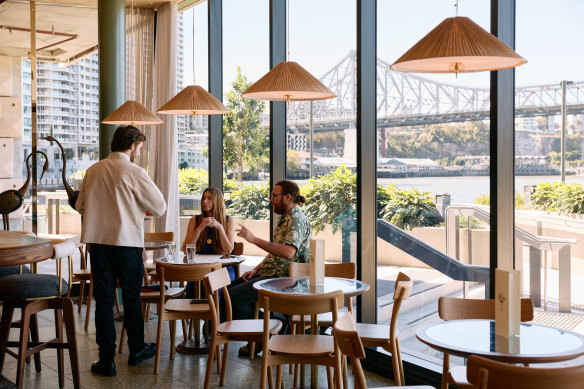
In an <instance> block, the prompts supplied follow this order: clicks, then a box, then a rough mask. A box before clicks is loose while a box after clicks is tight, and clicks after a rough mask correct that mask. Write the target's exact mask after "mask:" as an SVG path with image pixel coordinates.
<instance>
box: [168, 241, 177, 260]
mask: <svg viewBox="0 0 584 389" xmlns="http://www.w3.org/2000/svg"><path fill="white" fill-rule="evenodd" d="M174 254H176V242H174V241H172V242H168V256H169V257H170V258H172V257H174Z"/></svg>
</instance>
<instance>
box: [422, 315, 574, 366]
mask: <svg viewBox="0 0 584 389" xmlns="http://www.w3.org/2000/svg"><path fill="white" fill-rule="evenodd" d="M416 336H417V337H418V339H420V340H421V341H422V342H424V343H426V344H427V345H429V346H430V347H432V348H435V349H436V350H439V351H442V352H447V353H449V354H452V355H458V356H460V357H468V356H469V355H480V356H482V357H486V358H489V359H494V360H498V361H501V362H508V363H542V362H558V361H565V360H568V359H573V358H577V357H579V356H581V355H584V336H582V335H579V334H576V333H573V332H570V331H564V330H561V329H558V328H553V327H546V326H542V325H538V324H530V323H521V326H520V335H519V336H514V337H509V338H505V337H502V336H500V335H496V334H495V321H494V320H451V321H444V322H440V323H433V324H428V325H425V326H423V327H420V328H419V329H418V330H417V331H416Z"/></svg>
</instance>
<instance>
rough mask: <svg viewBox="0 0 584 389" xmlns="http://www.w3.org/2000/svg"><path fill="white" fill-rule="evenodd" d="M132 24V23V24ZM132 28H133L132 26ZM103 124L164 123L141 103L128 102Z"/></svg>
mask: <svg viewBox="0 0 584 389" xmlns="http://www.w3.org/2000/svg"><path fill="white" fill-rule="evenodd" d="M131 12H132V15H131V20H134V2H133V1H132V10H131ZM132 24H133V23H132ZM132 27H133V26H132ZM101 122H102V123H103V124H129V125H131V126H134V125H158V124H162V123H164V122H163V121H162V120H160V119H159V118H158V117H157V116H156V115H155V114H153V113H152V112H150V110H149V109H148V108H146V107H145V106H144V105H142V103H140V102H138V101H135V100H128V101H126V102H125V103H124V104H122V105H120V106H119V107H118V108H117V109H116V110H115V111H113V112H112V113H110V114H109V115H108V116H107V117H106V118H105V119H103V120H102V121H101Z"/></svg>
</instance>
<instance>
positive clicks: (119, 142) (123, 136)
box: [111, 124, 146, 152]
mask: <svg viewBox="0 0 584 389" xmlns="http://www.w3.org/2000/svg"><path fill="white" fill-rule="evenodd" d="M145 140H146V135H144V134H143V133H142V131H140V130H139V129H137V128H136V127H134V126H130V125H125V124H122V125H120V126H119V127H118V129H117V130H116V132H115V133H114V137H113V138H112V146H111V150H112V152H116V151H126V150H128V149H130V147H132V145H133V144H134V143H141V142H144V141H145Z"/></svg>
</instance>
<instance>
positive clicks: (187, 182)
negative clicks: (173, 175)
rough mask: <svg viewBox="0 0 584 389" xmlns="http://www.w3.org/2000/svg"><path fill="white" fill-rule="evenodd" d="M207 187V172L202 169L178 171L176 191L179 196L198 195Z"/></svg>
mask: <svg viewBox="0 0 584 389" xmlns="http://www.w3.org/2000/svg"><path fill="white" fill-rule="evenodd" d="M207 186H209V172H208V171H206V170H203V169H190V168H189V169H180V170H179V171H178V190H179V193H180V194H190V195H194V194H200V193H202V192H203V190H205V189H206V188H207Z"/></svg>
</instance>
